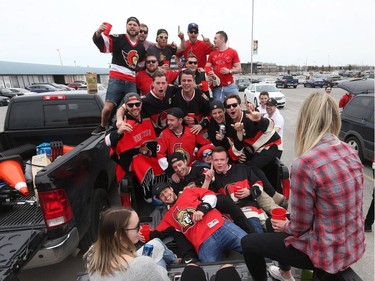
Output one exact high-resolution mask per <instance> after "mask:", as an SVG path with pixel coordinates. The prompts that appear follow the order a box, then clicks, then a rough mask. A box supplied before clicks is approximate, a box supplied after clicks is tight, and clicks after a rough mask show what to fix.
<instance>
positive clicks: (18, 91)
mask: <svg viewBox="0 0 375 281" xmlns="http://www.w3.org/2000/svg"><path fill="white" fill-rule="evenodd" d="M8 89H9V90H11V91H12V92H15V93H22V94H30V93H31V92H30V91H29V90H26V89H24V88H8Z"/></svg>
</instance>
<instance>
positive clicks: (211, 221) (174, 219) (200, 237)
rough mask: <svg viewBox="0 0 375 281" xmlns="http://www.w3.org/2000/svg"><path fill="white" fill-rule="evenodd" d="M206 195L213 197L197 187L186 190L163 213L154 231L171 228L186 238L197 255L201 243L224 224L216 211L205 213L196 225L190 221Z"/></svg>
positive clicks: (205, 190) (208, 191) (209, 192)
mask: <svg viewBox="0 0 375 281" xmlns="http://www.w3.org/2000/svg"><path fill="white" fill-rule="evenodd" d="M206 195H215V193H213V192H212V191H210V190H207V189H204V188H199V187H198V188H186V189H185V190H184V192H182V193H181V195H180V196H179V197H178V199H177V201H176V202H175V203H174V204H173V205H172V206H171V208H170V209H169V210H168V211H167V212H166V213H165V215H164V217H163V219H162V221H161V222H160V224H159V225H158V226H157V227H156V228H155V230H157V231H163V230H165V229H167V228H168V227H170V226H172V227H173V228H175V229H176V230H177V231H179V232H182V233H183V234H184V235H185V236H186V238H187V239H188V240H189V241H190V243H191V244H193V245H194V248H195V250H196V251H197V253H198V251H199V248H200V246H201V245H202V243H203V242H204V241H206V240H207V238H209V237H210V236H211V235H212V234H213V233H214V232H215V231H216V230H218V229H219V228H220V227H221V226H222V225H223V224H224V219H223V216H222V214H221V213H220V212H219V211H218V210H216V209H212V210H210V211H209V212H207V213H206V214H205V215H204V216H203V218H202V220H200V221H198V222H196V223H194V222H193V220H192V219H191V215H192V214H193V212H195V211H196V209H197V207H198V205H199V204H201V203H202V201H203V200H204V196H206Z"/></svg>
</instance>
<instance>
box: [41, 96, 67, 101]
mask: <svg viewBox="0 0 375 281" xmlns="http://www.w3.org/2000/svg"><path fill="white" fill-rule="evenodd" d="M43 100H66V96H65V95H48V96H44V97H43Z"/></svg>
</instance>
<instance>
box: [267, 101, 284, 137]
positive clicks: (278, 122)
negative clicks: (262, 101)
mask: <svg viewBox="0 0 375 281" xmlns="http://www.w3.org/2000/svg"><path fill="white" fill-rule="evenodd" d="M264 117H267V118H271V120H272V121H273V123H274V124H275V128H280V130H279V132H278V134H279V135H280V137H281V139H282V138H283V133H284V117H283V116H282V115H281V113H280V111H279V110H278V109H277V108H276V111H275V112H274V113H273V114H272V116H271V117H270V116H268V114H267V113H266V114H265V115H264Z"/></svg>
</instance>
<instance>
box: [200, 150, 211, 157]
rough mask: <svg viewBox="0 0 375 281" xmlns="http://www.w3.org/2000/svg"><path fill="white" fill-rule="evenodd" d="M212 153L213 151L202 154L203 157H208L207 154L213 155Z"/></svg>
mask: <svg viewBox="0 0 375 281" xmlns="http://www.w3.org/2000/svg"><path fill="white" fill-rule="evenodd" d="M211 155H212V151H209V152H203V153H202V156H203V157H207V156H211Z"/></svg>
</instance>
